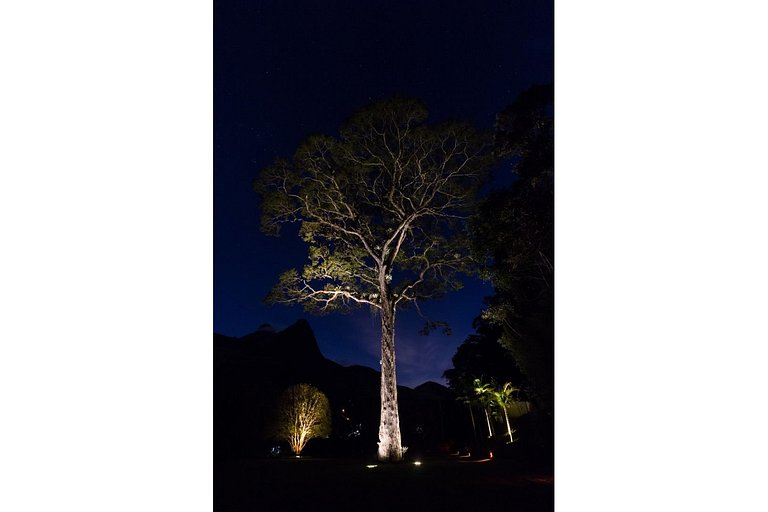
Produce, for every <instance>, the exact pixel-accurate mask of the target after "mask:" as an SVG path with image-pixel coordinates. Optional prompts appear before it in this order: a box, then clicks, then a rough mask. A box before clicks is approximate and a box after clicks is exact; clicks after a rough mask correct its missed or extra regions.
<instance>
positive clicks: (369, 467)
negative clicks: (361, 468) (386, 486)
mask: <svg viewBox="0 0 768 512" xmlns="http://www.w3.org/2000/svg"><path fill="white" fill-rule="evenodd" d="M365 467H367V468H368V469H371V468H375V467H378V464H368V465H367V466H365Z"/></svg>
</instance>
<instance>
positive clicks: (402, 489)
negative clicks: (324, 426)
mask: <svg viewBox="0 0 768 512" xmlns="http://www.w3.org/2000/svg"><path fill="white" fill-rule="evenodd" d="M413 462H414V461H413V460H411V461H409V462H404V463H400V464H377V463H376V462H374V461H371V460H368V461H366V460H358V459H321V458H309V457H307V458H304V457H302V458H300V459H296V458H283V459H259V460H245V461H234V462H233V461H226V462H224V461H221V462H217V463H216V464H215V467H214V510H215V511H216V512H240V511H253V512H257V511H270V510H279V511H283V510H284V511H294V510H321V511H324V510H389V511H393V512H402V511H408V510H418V511H431V510H435V511H437V510H442V511H448V510H467V511H476V510H477V511H485V510H488V511H491V510H510V511H515V512H524V511H550V510H554V486H553V476H552V474H551V473H550V474H544V473H535V472H528V471H523V470H520V469H519V468H518V467H517V465H515V464H514V463H513V462H512V461H509V460H499V459H494V460H492V461H490V460H489V461H485V462H478V461H469V460H464V459H458V458H449V457H443V458H423V459H421V465H415V464H414V463H413ZM367 465H376V467H372V468H369V467H366V466H367Z"/></svg>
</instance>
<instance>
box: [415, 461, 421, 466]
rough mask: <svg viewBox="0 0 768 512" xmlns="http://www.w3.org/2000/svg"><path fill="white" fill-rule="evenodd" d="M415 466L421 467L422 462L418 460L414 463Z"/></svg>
mask: <svg viewBox="0 0 768 512" xmlns="http://www.w3.org/2000/svg"><path fill="white" fill-rule="evenodd" d="M413 465H414V466H421V461H420V460H417V461H416V462H414V463H413Z"/></svg>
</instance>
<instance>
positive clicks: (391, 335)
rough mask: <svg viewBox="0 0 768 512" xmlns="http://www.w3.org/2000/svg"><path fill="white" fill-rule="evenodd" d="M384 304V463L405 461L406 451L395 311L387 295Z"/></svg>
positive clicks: (381, 437) (381, 450)
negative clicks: (397, 371) (402, 434)
mask: <svg viewBox="0 0 768 512" xmlns="http://www.w3.org/2000/svg"><path fill="white" fill-rule="evenodd" d="M382 279H383V278H382ZM382 289H384V290H386V287H382ZM381 304H382V308H381V422H380V423H379V450H378V454H377V456H378V459H379V460H380V461H388V462H396V461H401V460H403V447H402V445H401V440H400V415H399V413H398V410H397V380H396V378H395V310H394V307H393V304H392V303H391V301H390V298H389V297H388V296H387V292H386V291H385V292H384V293H382V302H381Z"/></svg>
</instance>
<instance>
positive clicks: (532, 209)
mask: <svg viewBox="0 0 768 512" xmlns="http://www.w3.org/2000/svg"><path fill="white" fill-rule="evenodd" d="M553 107H554V96H553V87H552V85H549V86H537V87H533V88H531V89H529V90H528V91H526V92H524V93H523V94H521V95H520V97H519V98H518V100H517V101H515V103H513V104H512V105H510V106H509V107H508V108H506V109H505V110H504V111H503V112H501V113H500V114H499V115H498V117H497V122H496V137H495V149H496V152H497V154H498V155H499V156H500V157H507V158H511V159H512V161H513V164H512V172H513V173H514V174H515V177H516V180H515V181H514V183H513V184H512V185H511V186H510V187H509V188H508V189H505V190H497V191H495V192H493V193H492V194H490V195H489V196H488V197H487V198H486V199H485V200H484V201H483V203H482V205H481V207H480V212H479V214H478V216H477V217H476V218H475V219H473V223H472V233H473V247H474V250H475V253H476V255H477V257H478V259H479V260H481V261H484V262H486V266H485V275H486V276H487V277H489V278H490V279H491V281H492V283H493V286H494V290H495V293H494V296H493V297H491V298H489V299H488V308H487V309H486V310H485V312H484V314H483V316H484V318H485V319H487V320H489V321H490V322H492V323H494V324H495V325H497V326H499V327H500V328H501V329H502V332H501V336H500V337H499V341H500V342H501V344H502V345H503V346H504V347H506V348H507V349H508V350H509V351H510V352H511V354H512V355H513V356H514V359H515V361H516V362H517V364H518V365H519V367H520V369H521V370H522V372H523V373H524V374H525V376H526V378H527V381H528V391H529V394H530V395H531V398H532V399H533V400H534V401H535V402H536V403H537V404H538V405H539V407H541V408H544V409H546V410H548V411H551V407H552V400H553V392H554V371H553V370H554V120H553Z"/></svg>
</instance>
